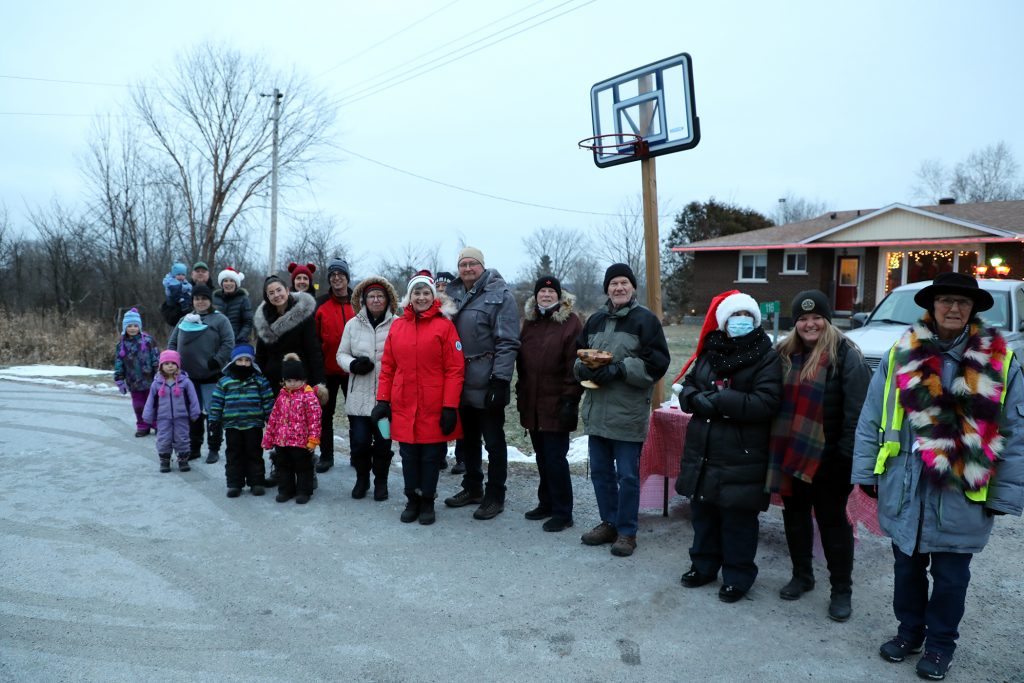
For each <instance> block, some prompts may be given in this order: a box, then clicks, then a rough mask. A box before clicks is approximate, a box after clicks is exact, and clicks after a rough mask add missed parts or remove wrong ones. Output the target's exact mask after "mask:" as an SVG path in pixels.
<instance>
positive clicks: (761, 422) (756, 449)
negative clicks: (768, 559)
mask: <svg viewBox="0 0 1024 683" xmlns="http://www.w3.org/2000/svg"><path fill="white" fill-rule="evenodd" d="M704 331H705V334H703V335H702V337H701V339H700V342H699V346H698V353H697V355H696V362H695V363H694V364H693V368H692V369H691V370H690V373H689V374H688V375H686V378H685V379H684V380H683V388H682V392H681V394H680V396H679V405H680V407H681V408H682V409H683V410H685V411H686V412H688V413H692V414H693V418H692V419H691V420H690V424H689V426H688V427H687V430H686V444H685V446H684V447H683V458H682V462H681V464H680V472H679V479H678V480H677V481H676V491H677V492H679V493H680V494H681V495H684V496H686V497H688V498H689V499H690V506H691V510H692V513H693V517H692V523H693V546H692V547H691V548H690V562H691V566H690V569H689V570H688V571H687V572H686V573H685V574H683V577H682V584H683V585H684V586H686V587H688V588H696V587H698V586H703V585H705V584H708V583H711V582H712V581H715V580H716V579H717V578H718V572H719V570H721V572H722V587H721V589H720V590H719V591H718V597H719V599H720V600H722V601H723V602H736V601H737V600H739V599H740V598H742V597H743V596H744V595H746V594H747V591H749V590H750V587H751V586H752V585H753V584H754V579H755V577H756V576H757V564H755V562H754V558H755V556H756V555H757V535H758V515H759V514H760V512H761V511H762V510H767V509H768V500H769V497H768V494H767V493H766V492H765V480H766V475H767V470H768V437H769V433H770V429H771V424H772V418H773V416H774V415H775V413H776V411H777V410H778V408H779V403H780V400H781V397H782V363H781V361H780V359H779V355H778V353H776V351H775V349H774V348H772V341H771V339H770V338H769V337H768V335H767V334H766V333H765V331H764V329H763V328H762V327H761V311H760V309H759V308H758V305H757V302H756V301H754V299H753V298H752V297H751V296H749V295H747V294H742V293H740V292H727V293H725V294H724V295H720V296H719V297H716V298H715V300H714V301H713V302H712V306H711V308H710V310H709V311H708V315H707V319H706V320H705V325H704Z"/></svg>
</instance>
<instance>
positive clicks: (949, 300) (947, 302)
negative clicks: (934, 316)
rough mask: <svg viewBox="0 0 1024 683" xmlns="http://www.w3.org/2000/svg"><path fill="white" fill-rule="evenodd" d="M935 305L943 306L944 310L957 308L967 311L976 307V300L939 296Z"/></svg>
mask: <svg viewBox="0 0 1024 683" xmlns="http://www.w3.org/2000/svg"><path fill="white" fill-rule="evenodd" d="M935 305H937V306H942V307H943V308H953V307H954V306H957V307H959V308H960V309H967V308H972V307H973V306H974V300H973V299H968V298H966V297H962V296H937V297H935Z"/></svg>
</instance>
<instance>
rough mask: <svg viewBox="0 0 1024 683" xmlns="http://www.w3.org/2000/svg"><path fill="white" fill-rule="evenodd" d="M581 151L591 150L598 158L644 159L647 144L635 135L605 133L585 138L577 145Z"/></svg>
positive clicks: (595, 157)
mask: <svg viewBox="0 0 1024 683" xmlns="http://www.w3.org/2000/svg"><path fill="white" fill-rule="evenodd" d="M577 144H578V145H579V148H580V149H589V150H590V151H591V152H593V153H594V159H597V158H598V157H603V158H609V157H642V156H645V155H646V154H647V150H648V146H647V142H646V141H645V140H644V139H643V138H642V137H640V136H639V135H635V134H633V133H605V134H604V135H595V136H593V137H589V138H583V139H582V140H580V141H579V143H577Z"/></svg>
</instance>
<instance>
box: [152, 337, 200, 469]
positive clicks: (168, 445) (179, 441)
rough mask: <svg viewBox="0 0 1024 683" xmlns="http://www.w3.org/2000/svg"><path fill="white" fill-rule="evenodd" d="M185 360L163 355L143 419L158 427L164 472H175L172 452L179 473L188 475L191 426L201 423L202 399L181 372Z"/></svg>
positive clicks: (158, 451) (158, 439)
mask: <svg viewBox="0 0 1024 683" xmlns="http://www.w3.org/2000/svg"><path fill="white" fill-rule="evenodd" d="M180 368H181V356H179V355H178V352H177V351H171V350H170V349H168V350H167V351H164V352H163V353H161V354H160V371H159V372H158V373H157V374H156V377H154V378H153V385H152V386H151V387H150V388H149V398H148V399H147V400H146V407H145V408H144V409H143V411H142V419H144V420H145V421H146V422H147V423H148V424H152V425H156V452H157V455H159V456H160V471H161V472H170V471H171V451H172V450H175V451H177V452H178V470H180V471H182V472H188V471H189V470H190V469H192V468H191V467H189V464H188V454H189V451H190V450H191V442H190V440H189V429H188V427H189V424H190V423H191V422H192V421H194V420H198V419H199V397H198V396H196V388H195V386H193V384H192V380H190V379H189V378H188V374H187V373H186V372H185V371H183V370H181V369H180Z"/></svg>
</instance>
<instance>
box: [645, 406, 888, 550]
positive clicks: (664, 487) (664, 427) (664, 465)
mask: <svg viewBox="0 0 1024 683" xmlns="http://www.w3.org/2000/svg"><path fill="white" fill-rule="evenodd" d="M689 423H690V414H689V413H684V412H683V411H682V410H679V409H678V408H658V409H657V410H655V411H654V412H653V413H651V421H650V428H649V429H648V432H647V440H646V441H645V442H644V447H643V450H642V451H641V452H640V507H641V508H647V509H651V508H662V511H663V513H664V514H668V498H669V497H671V496H673V495H676V494H675V488H674V487H675V481H676V477H677V476H678V475H679V459H680V458H681V457H682V455H683V443H684V442H685V441H686V426H687V425H688V424H689ZM772 504H773V505H782V498H781V497H780V496H779V495H778V494H775V495H773V496H772ZM846 517H847V518H848V519H849V520H850V523H851V524H853V530H854V533H855V534H856V533H857V525H858V523H859V524H863V525H864V527H865V528H866V529H867V530H868V531H870V532H871V533H873V534H875V535H876V536H881V535H882V530H881V529H880V528H879V526H878V505H877V503H876V501H875V500H874V499H873V498H870V497H868V496H867V495H865V494H864V493H863V492H862V491H861V490H860V488H858V487H854V489H853V493H851V494H850V500H849V501H848V502H847V504H846Z"/></svg>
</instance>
